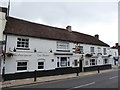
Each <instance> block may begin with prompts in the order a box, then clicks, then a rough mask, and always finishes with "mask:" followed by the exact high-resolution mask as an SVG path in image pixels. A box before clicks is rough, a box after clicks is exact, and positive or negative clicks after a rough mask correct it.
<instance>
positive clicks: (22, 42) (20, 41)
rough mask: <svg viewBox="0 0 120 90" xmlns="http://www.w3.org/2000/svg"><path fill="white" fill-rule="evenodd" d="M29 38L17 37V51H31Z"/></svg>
mask: <svg viewBox="0 0 120 90" xmlns="http://www.w3.org/2000/svg"><path fill="white" fill-rule="evenodd" d="M29 42H30V40H29V38H26V37H17V42H16V47H17V48H16V49H25V50H29Z"/></svg>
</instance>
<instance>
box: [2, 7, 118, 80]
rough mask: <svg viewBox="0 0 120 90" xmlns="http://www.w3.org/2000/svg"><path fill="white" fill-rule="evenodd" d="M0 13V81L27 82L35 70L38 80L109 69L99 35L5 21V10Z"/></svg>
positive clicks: (107, 58) (12, 18)
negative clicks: (1, 44)
mask: <svg viewBox="0 0 120 90" xmlns="http://www.w3.org/2000/svg"><path fill="white" fill-rule="evenodd" d="M0 9H1V10H0V24H1V25H2V28H1V27H0V34H1V35H0V38H1V39H2V41H5V45H3V49H2V54H1V56H0V59H1V60H0V62H1V63H0V64H1V65H0V66H1V68H0V69H1V70H0V71H1V74H4V80H13V79H21V78H30V77H33V76H34V71H35V70H37V76H38V77H41V76H50V75H61V74H69V73H76V72H77V71H79V72H86V71H93V70H97V69H98V67H99V68H100V70H103V69H110V68H111V64H112V63H113V59H112V58H111V57H112V55H111V54H110V53H109V52H110V47H109V45H108V44H106V43H104V42H102V41H101V40H99V35H95V36H90V35H87V34H83V33H80V32H76V31H73V30H72V28H71V26H67V27H66V28H65V29H63V28H58V27H52V26H47V25H43V24H37V23H33V22H29V21H25V20H21V19H18V18H14V17H8V16H6V12H5V11H7V9H6V8H2V7H1V8H0ZM116 53H117V54H118V52H117V50H116Z"/></svg>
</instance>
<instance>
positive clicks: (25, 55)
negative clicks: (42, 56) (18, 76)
mask: <svg viewBox="0 0 120 90" xmlns="http://www.w3.org/2000/svg"><path fill="white" fill-rule="evenodd" d="M13 56H24V57H27V56H32V55H31V54H13Z"/></svg>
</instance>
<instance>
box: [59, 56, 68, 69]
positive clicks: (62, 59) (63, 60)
mask: <svg viewBox="0 0 120 90" xmlns="http://www.w3.org/2000/svg"><path fill="white" fill-rule="evenodd" d="M67 66H70V57H57V67H67Z"/></svg>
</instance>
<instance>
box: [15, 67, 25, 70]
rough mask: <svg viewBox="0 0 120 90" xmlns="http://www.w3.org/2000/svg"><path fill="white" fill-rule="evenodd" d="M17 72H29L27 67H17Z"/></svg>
mask: <svg viewBox="0 0 120 90" xmlns="http://www.w3.org/2000/svg"><path fill="white" fill-rule="evenodd" d="M17 70H27V67H17Z"/></svg>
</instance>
